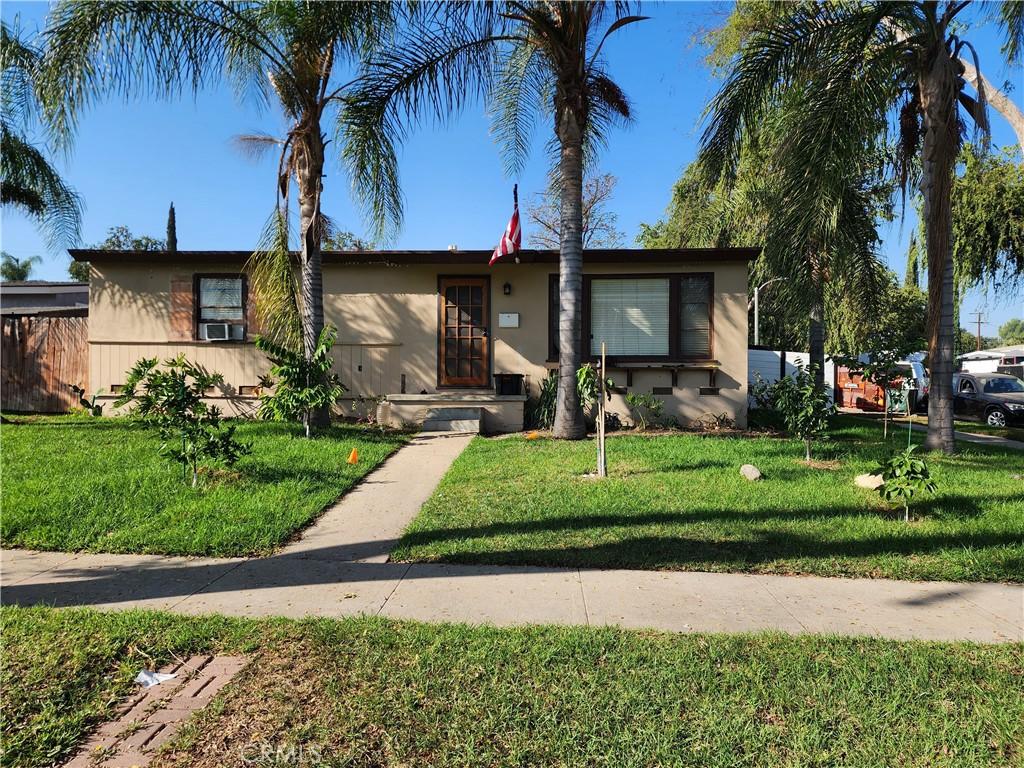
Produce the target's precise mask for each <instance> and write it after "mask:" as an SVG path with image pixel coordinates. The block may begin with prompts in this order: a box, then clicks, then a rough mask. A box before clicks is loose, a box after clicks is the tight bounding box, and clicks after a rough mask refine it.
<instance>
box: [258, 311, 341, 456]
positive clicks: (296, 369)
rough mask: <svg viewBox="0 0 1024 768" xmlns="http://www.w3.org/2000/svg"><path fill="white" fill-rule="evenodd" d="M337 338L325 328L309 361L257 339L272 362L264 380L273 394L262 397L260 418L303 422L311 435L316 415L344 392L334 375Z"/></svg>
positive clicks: (301, 355) (336, 333)
mask: <svg viewBox="0 0 1024 768" xmlns="http://www.w3.org/2000/svg"><path fill="white" fill-rule="evenodd" d="M337 338H338V332H337V330H335V329H334V328H333V327H332V326H325V327H324V329H323V330H322V331H321V332H320V338H319V339H318V340H317V345H316V349H315V350H314V352H313V356H312V357H311V358H309V359H308V360H307V359H306V356H305V354H303V352H302V351H301V350H300V351H294V350H291V349H288V348H287V347H283V346H281V345H280V344H275V343H274V342H272V341H270V339H267V338H265V337H263V336H258V337H257V338H256V348H257V349H259V350H260V351H261V352H263V354H265V355H266V356H267V358H269V360H270V362H271V363H273V365H272V366H271V367H270V376H269V377H266V378H265V379H264V380H263V381H264V382H265V383H266V384H267V385H268V386H272V387H273V391H272V392H270V393H268V394H264V395H261V396H260V407H259V415H260V418H262V419H267V420H269V421H301V422H302V426H303V432H304V433H305V435H306V437H309V436H310V434H311V423H312V417H313V414H314V413H315V412H316V411H318V410H320V409H322V408H330V407H331V406H333V405H334V403H335V402H337V400H338V398H339V397H341V396H342V394H344V392H345V387H344V386H342V383H341V381H340V380H339V379H338V377H337V375H336V374H333V373H331V367H332V366H333V365H334V360H333V358H332V357H331V348H332V347H333V346H334V342H335V340H336V339H337ZM274 377H277V378H274Z"/></svg>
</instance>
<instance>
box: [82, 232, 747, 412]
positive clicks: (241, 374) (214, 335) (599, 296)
mask: <svg viewBox="0 0 1024 768" xmlns="http://www.w3.org/2000/svg"><path fill="white" fill-rule="evenodd" d="M757 254H758V251H757V250H756V249H708V250H700V249H665V250H639V249H614V250H588V251H586V252H585V254H584V259H583V267H584V269H583V271H584V312H583V336H584V350H585V353H586V354H588V355H591V356H594V357H596V356H597V355H598V354H599V352H600V348H601V342H602V341H603V342H604V343H605V345H606V349H607V355H608V370H609V375H610V377H611V378H612V379H613V380H614V381H615V384H616V388H617V394H616V395H615V396H614V397H613V398H612V402H611V403H610V407H611V408H612V409H614V410H615V411H617V412H619V413H620V415H621V416H622V417H623V419H624V421H627V422H629V421H632V418H631V416H630V411H629V407H628V405H627V404H626V402H625V400H624V395H625V393H626V392H644V393H650V394H653V395H655V396H656V397H658V398H660V399H662V400H663V401H664V402H665V411H664V413H665V416H666V417H675V418H676V419H678V420H679V421H680V422H681V423H687V422H689V421H692V420H694V419H698V418H702V417H706V416H709V415H711V414H714V415H721V414H725V415H726V416H728V417H729V418H731V419H733V420H735V421H736V422H737V424H739V425H744V424H745V421H746V410H747V266H748V263H749V261H750V260H752V259H754V258H756V256H757ZM71 255H72V257H73V258H75V259H76V260H78V261H88V262H89V263H90V264H91V265H92V277H91V282H90V303H91V306H90V312H89V314H90V318H89V348H90V354H89V382H90V388H91V389H92V390H93V391H95V392H98V393H100V395H101V400H102V399H103V396H106V397H108V398H112V397H114V396H115V394H116V393H117V391H118V389H119V387H120V386H121V385H122V384H123V382H124V378H125V372H126V371H127V370H128V369H129V368H130V367H131V366H132V365H133V364H134V363H135V361H136V360H138V359H139V358H142V357H159V358H160V359H165V358H167V357H171V356H174V355H177V354H179V353H184V354H185V355H186V356H187V357H188V358H189V359H191V360H194V361H195V362H197V363H200V364H202V365H204V366H206V367H207V368H208V369H210V370H211V371H217V372H220V373H222V374H223V375H224V379H225V387H224V389H223V391H221V392H217V393H211V396H212V398H213V399H215V400H219V401H222V402H221V405H222V406H223V407H224V410H225V411H228V412H235V413H246V412H249V411H251V410H252V407H253V404H254V403H255V400H256V397H257V396H258V393H259V382H260V377H261V375H263V374H265V373H266V372H267V368H268V363H267V361H266V359H265V358H264V356H263V355H262V354H261V353H260V352H259V351H258V350H257V349H256V348H255V347H254V346H253V343H252V341H253V338H254V336H255V335H256V334H257V333H258V329H257V328H256V327H255V325H254V312H253V307H252V302H251V301H250V298H249V292H248V285H247V282H248V281H247V278H246V276H245V274H243V268H244V265H245V262H246V260H247V259H248V258H249V255H250V254H249V253H248V252H244V251H176V252H174V253H166V252H165V253H161V252H152V251H150V252H134V251H101V250H72V251H71ZM489 256H490V251H458V250H449V251H329V252H325V253H324V256H323V278H324V281H323V284H324V310H325V314H326V319H327V322H328V323H331V324H333V325H335V326H336V327H337V328H338V344H337V346H336V347H335V350H334V357H335V368H336V371H337V373H338V374H339V375H340V377H341V380H342V382H343V383H344V384H345V386H346V387H347V388H348V393H347V395H346V400H345V401H343V402H342V403H341V404H340V408H341V410H342V411H343V412H348V413H351V412H353V411H358V409H360V408H366V407H367V406H368V404H370V402H371V401H368V400H367V399H368V398H374V399H376V398H380V397H385V398H386V403H385V404H384V405H383V407H382V408H381V409H380V412H381V413H382V414H383V415H384V417H385V418H387V419H388V420H389V421H390V422H392V423H395V424H399V423H423V421H424V420H426V419H430V418H434V419H437V418H444V415H446V414H447V415H448V416H449V417H453V414H457V413H462V414H467V413H471V411H456V410H454V409H460V408H467V409H474V410H473V411H472V412H474V413H478V414H479V416H480V417H481V422H482V423H481V426H482V428H483V429H484V430H486V431H489V432H500V431H514V430H519V429H521V428H522V426H523V416H524V406H525V401H526V399H527V396H528V395H532V396H536V395H537V392H538V388H539V386H540V383H541V382H542V381H543V379H544V378H545V377H546V376H547V375H548V372H549V371H550V370H552V369H554V368H555V367H556V361H557V358H558V349H557V317H558V305H557V302H558V290H557V281H558V254H557V252H554V251H533V250H526V251H522V252H520V253H519V254H518V256H519V258H518V263H517V262H516V261H515V260H513V259H512V258H507V259H505V260H503V261H501V262H499V263H498V264H496V265H495V266H494V267H488V265H487V261H488V258H489ZM501 374H513V375H519V376H522V377H523V378H522V383H521V384H520V383H519V381H518V379H517V378H515V376H513V377H505V376H501ZM372 404H373V405H374V406H375V405H376V404H375V403H372ZM476 409H479V410H476Z"/></svg>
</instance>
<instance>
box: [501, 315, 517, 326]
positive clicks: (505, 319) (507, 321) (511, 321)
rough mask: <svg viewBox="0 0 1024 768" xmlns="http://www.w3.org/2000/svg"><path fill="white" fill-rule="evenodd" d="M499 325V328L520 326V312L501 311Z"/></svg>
mask: <svg viewBox="0 0 1024 768" xmlns="http://www.w3.org/2000/svg"><path fill="white" fill-rule="evenodd" d="M498 327H499V328H518V327H519V313H518V312H499V313H498Z"/></svg>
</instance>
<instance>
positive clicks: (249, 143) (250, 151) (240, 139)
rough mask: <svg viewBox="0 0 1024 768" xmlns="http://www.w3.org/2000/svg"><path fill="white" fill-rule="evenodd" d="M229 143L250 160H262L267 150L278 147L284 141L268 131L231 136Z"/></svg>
mask: <svg viewBox="0 0 1024 768" xmlns="http://www.w3.org/2000/svg"><path fill="white" fill-rule="evenodd" d="M231 144H232V146H233V147H234V148H235V149H237V150H238V151H239V152H241V153H242V154H243V155H245V156H246V157H247V158H249V159H250V160H262V159H263V158H264V157H266V155H267V153H268V152H271V151H274V150H278V149H280V148H281V147H282V146H283V145H284V141H283V140H282V139H279V138H277V137H275V136H271V135H270V134H269V133H248V134H239V135H238V136H233V137H232V138H231Z"/></svg>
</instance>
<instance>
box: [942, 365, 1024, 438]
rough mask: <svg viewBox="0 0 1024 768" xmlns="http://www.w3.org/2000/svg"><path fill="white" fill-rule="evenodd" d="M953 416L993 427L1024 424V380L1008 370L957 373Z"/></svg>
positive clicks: (954, 381)
mask: <svg viewBox="0 0 1024 768" xmlns="http://www.w3.org/2000/svg"><path fill="white" fill-rule="evenodd" d="M953 415H954V416H956V417H957V418H961V419H972V420H975V421H984V422H985V423H986V424H988V425H989V426H993V427H1005V426H1009V425H1013V424H1024V381H1021V380H1020V379H1018V378H1017V377H1016V376H1010V375H1009V374H1006V373H954V374H953Z"/></svg>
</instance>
